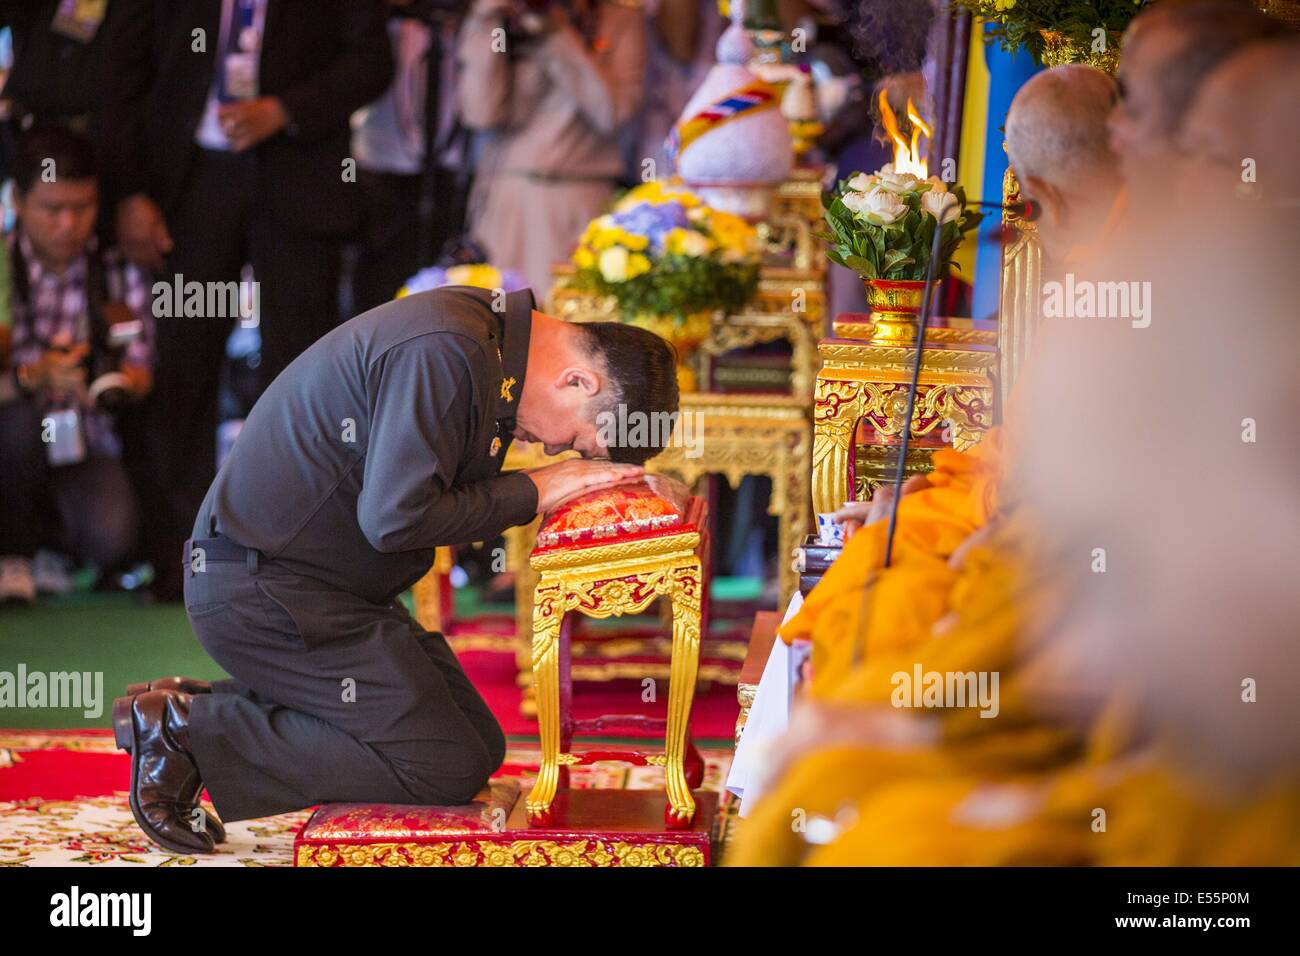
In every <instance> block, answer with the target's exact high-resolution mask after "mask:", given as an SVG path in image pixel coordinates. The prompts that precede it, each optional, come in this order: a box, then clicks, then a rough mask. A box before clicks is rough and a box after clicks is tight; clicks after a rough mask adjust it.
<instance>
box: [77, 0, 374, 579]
mask: <svg viewBox="0 0 1300 956" xmlns="http://www.w3.org/2000/svg"><path fill="white" fill-rule="evenodd" d="M102 31H103V33H104V42H105V43H106V44H107V54H106V56H105V64H104V72H103V79H102V87H103V90H104V94H103V95H104V104H103V108H102V113H101V117H102V123H101V146H102V150H103V157H104V180H105V183H104V184H105V192H106V200H107V202H108V206H107V208H106V213H107V214H109V215H110V216H112V217H113V222H114V225H115V230H116V236H117V242H118V244H119V246H120V247H121V249H122V251H123V253H124V254H125V255H127V256H128V257H129V258H130V259H131V260H132V261H133V262H135V263H136V264H137V265H140V266H142V267H145V268H148V269H152V270H154V271H155V272H156V273H158V274H159V275H161V276H164V277H165V278H167V279H168V280H173V281H174V280H175V277H177V276H179V277H181V280H180V281H183V282H185V283H190V282H198V283H203V284H205V285H207V284H210V283H211V284H221V285H223V286H224V285H225V284H227V283H237V282H239V281H240V279H241V276H242V270H243V269H244V267H245V265H246V264H251V265H252V270H253V278H254V281H256V283H257V298H258V304H259V331H260V334H261V365H260V367H259V371H260V372H261V384H262V386H263V387H265V385H266V384H267V383H269V382H270V381H271V380H272V379H273V378H274V377H275V376H276V374H277V373H278V372H279V371H280V370H282V369H283V368H284V367H285V366H286V365H288V364H289V362H291V361H292V360H293V358H294V357H295V356H297V355H298V354H299V353H300V352H301V351H302V350H303V349H305V348H306V347H307V346H308V345H310V344H311V343H312V342H314V341H315V340H316V339H317V338H319V337H320V336H321V335H322V334H324V333H325V332H327V331H328V330H330V329H331V328H333V327H334V326H335V325H337V324H338V322H339V318H340V316H339V306H338V285H339V274H340V253H341V248H342V243H343V241H344V239H345V238H346V237H347V236H349V235H352V234H355V232H356V229H357V226H358V224H359V207H360V190H359V189H358V187H357V185H356V183H355V182H350V181H349V178H350V177H348V176H346V175H345V173H346V165H347V163H348V162H349V161H351V146H350V137H349V117H350V116H351V114H352V113H353V112H354V111H355V110H356V109H358V108H359V107H361V106H363V105H365V104H366V103H368V102H370V101H371V100H373V99H375V98H376V97H378V96H380V95H381V94H382V93H383V92H384V90H385V88H387V86H388V84H389V82H390V81H391V80H392V56H391V52H390V49H389V39H388V34H387V32H386V30H385V27H384V15H383V7H382V6H381V4H380V3H378V2H377V0H329V2H316V3H302V2H293V0H198V2H195V3H189V4H157V3H153V2H151V0H115V2H114V3H113V4H112V5H111V6H110V8H109V11H108V18H107V20H106V21H105V23H104V26H103V27H102ZM204 311H205V312H206V308H205V309H204ZM234 318H235V317H233V316H229V315H220V316H216V315H206V314H205V315H203V316H197V317H196V316H185V317H164V318H160V320H159V323H158V365H157V373H156V376H157V382H156V388H155V391H154V394H153V396H152V397H151V399H150V401H149V402H148V405H147V418H146V427H145V428H144V429H143V441H144V442H145V443H146V445H147V452H148V456H147V457H148V459H149V460H150V461H151V462H152V464H153V469H154V471H153V475H152V477H153V485H154V487H152V488H151V489H149V491H148V492H147V493H148V497H149V499H150V501H151V502H152V511H153V517H152V520H151V521H150V522H149V523H148V525H147V529H148V531H149V541H148V544H149V553H150V559H151V561H152V562H153V564H154V566H155V572H156V574H155V580H154V585H153V588H154V594H155V596H157V597H159V598H160V599H167V600H175V599H178V598H179V595H180V586H181V579H180V561H181V548H182V545H183V543H184V541H185V539H186V537H187V536H188V534H189V529H190V526H191V524H192V523H193V520H194V515H195V513H196V512H197V510H198V505H199V502H200V501H202V499H203V494H204V491H205V490H206V488H207V486H208V484H209V482H211V480H212V475H213V472H214V460H215V445H216V438H215V429H216V417H217V392H218V382H219V377H220V372H221V366H222V362H223V357H224V349H225V345H226V340H227V338H228V337H229V335H230V332H231V329H232V327H233V325H234V321H233V320H234Z"/></svg>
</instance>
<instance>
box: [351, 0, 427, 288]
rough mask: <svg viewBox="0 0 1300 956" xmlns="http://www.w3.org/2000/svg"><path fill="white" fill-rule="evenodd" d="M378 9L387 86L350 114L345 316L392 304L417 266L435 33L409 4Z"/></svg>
mask: <svg viewBox="0 0 1300 956" xmlns="http://www.w3.org/2000/svg"><path fill="white" fill-rule="evenodd" d="M385 5H386V6H387V8H388V37H389V40H390V41H391V42H392V47H393V64H394V75H393V84H392V86H390V87H389V88H388V89H387V90H386V91H385V92H384V95H383V96H381V97H380V98H379V99H377V100H375V101H374V102H373V103H370V104H369V105H367V106H363V107H362V108H361V109H359V110H357V112H356V113H354V114H353V115H352V155H353V156H355V157H356V160H357V184H358V185H359V186H360V187H361V233H360V241H359V242H358V248H357V256H356V262H355V264H354V266H353V270H352V310H353V311H354V312H358V313H359V312H365V311H367V310H368V309H373V308H374V307H375V306H377V305H380V304H382V303H384V302H387V301H389V300H390V299H392V298H393V297H394V296H395V295H396V294H397V290H398V289H400V288H401V287H402V283H404V282H405V281H406V280H407V279H409V278H410V277H411V276H413V275H414V274H415V272H416V270H417V269H419V267H420V265H421V263H420V249H421V236H420V203H421V192H422V187H423V184H424V168H425V155H426V151H427V147H428V142H427V134H426V128H427V123H426V120H427V112H426V111H427V97H428V93H429V88H430V82H429V79H430V76H429V70H430V67H431V66H433V65H436V61H434V62H432V63H431V60H430V53H431V51H432V50H433V45H434V43H435V40H436V37H435V27H434V26H433V25H431V24H430V23H429V22H427V21H426V20H425V19H423V17H422V16H421V14H423V13H424V10H423V8H420V9H416V7H417V5H416V4H415V3H413V2H412V0H386V2H385ZM440 198H441V197H434V200H435V201H437V200H438V199H440Z"/></svg>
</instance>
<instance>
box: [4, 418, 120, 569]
mask: <svg viewBox="0 0 1300 956" xmlns="http://www.w3.org/2000/svg"><path fill="white" fill-rule="evenodd" d="M138 525H139V507H138V505H137V502H136V497H135V491H134V489H133V488H132V487H131V482H130V480H129V479H128V477H127V473H126V469H125V468H124V467H123V466H122V462H121V461H119V460H118V459H116V458H110V457H108V456H106V455H97V454H94V453H91V454H90V455H89V456H87V458H86V460H85V461H83V462H80V463H79V464H76V465H62V466H60V467H58V468H51V467H50V465H49V463H48V462H47V461H46V458H45V445H44V443H43V442H42V441H41V414H40V412H39V411H37V409H36V406H35V405H34V404H33V403H32V402H31V401H30V400H29V399H25V398H20V399H18V400H16V401H13V402H7V403H5V404H4V405H0V555H14V556H17V557H24V558H30V557H32V555H34V554H35V553H36V551H37V549H38V548H40V547H41V546H42V545H49V546H52V547H56V548H58V549H59V550H61V551H64V552H66V553H68V554H71V555H72V556H73V557H75V558H76V559H77V560H78V561H84V562H87V563H90V564H93V565H95V566H96V567H98V568H100V569H101V570H105V571H109V570H113V569H115V568H116V567H118V566H119V565H121V564H123V563H125V561H126V560H127V559H128V558H130V557H131V556H132V553H133V550H134V547H135V542H136V529H137V527H138Z"/></svg>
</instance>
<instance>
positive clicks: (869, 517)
mask: <svg viewBox="0 0 1300 956" xmlns="http://www.w3.org/2000/svg"><path fill="white" fill-rule="evenodd" d="M929 487H930V479H929V478H927V477H926V476H925V475H913V476H912V477H911V478H908V479H907V480H906V481H904V482H903V494H904V495H910V494H911V493H912V492H914V491H920V490H921V489H923V488H929ZM893 504H894V486H893V485H881V486H880V487H879V488H877V489H876V493H875V494H873V495H872V496H871V500H870V501H846V502H845V503H844V504H843V506H841V508H840V509H839V511H836V512H835V514H834V515H832V517H833V518H834V519H835V521H836V523H838V524H842V525H844V540H845V541H848V540H849V538H851V537H853V532H855V531H857V530H858V529H859V528H861V527H863V526H864V525H869V524H875V523H876V522H877V521H880V520H882V519H883V518H887V517H889V509H890V508H891V507H893Z"/></svg>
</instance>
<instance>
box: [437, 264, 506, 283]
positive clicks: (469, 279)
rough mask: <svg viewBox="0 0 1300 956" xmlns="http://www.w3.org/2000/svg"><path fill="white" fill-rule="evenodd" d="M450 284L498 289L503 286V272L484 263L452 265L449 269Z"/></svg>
mask: <svg viewBox="0 0 1300 956" xmlns="http://www.w3.org/2000/svg"><path fill="white" fill-rule="evenodd" d="M447 282H448V284H449V285H468V286H474V287H475V288H478V289H496V288H499V287H500V286H501V273H500V272H498V271H497V270H496V269H494V268H493V267H492V266H490V265H486V264H484V263H470V264H467V265H460V266H452V267H451V268H450V269H448V270H447Z"/></svg>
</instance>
